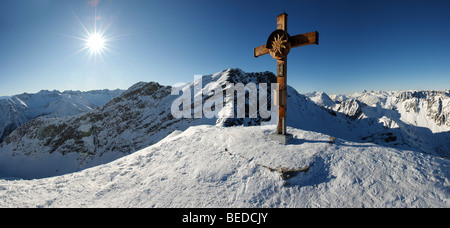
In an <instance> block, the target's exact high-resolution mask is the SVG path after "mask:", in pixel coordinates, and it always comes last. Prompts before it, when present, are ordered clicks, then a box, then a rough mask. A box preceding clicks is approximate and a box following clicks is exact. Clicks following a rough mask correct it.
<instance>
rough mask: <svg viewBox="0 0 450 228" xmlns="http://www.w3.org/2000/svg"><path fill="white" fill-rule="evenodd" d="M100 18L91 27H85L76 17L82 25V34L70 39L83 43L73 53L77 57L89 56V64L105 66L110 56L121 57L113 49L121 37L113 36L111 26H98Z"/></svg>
mask: <svg viewBox="0 0 450 228" xmlns="http://www.w3.org/2000/svg"><path fill="white" fill-rule="evenodd" d="M97 18H98V17H96V19H95V20H94V21H93V23H92V25H91V26H87V25H85V23H82V22H81V20H80V19H79V18H78V17H76V19H77V20H78V22H79V23H80V28H81V30H80V34H79V35H78V36H68V37H70V38H74V39H77V40H79V41H81V43H80V45H81V46H80V48H79V49H78V50H77V51H76V52H75V53H73V55H76V54H78V53H81V52H85V53H86V54H87V62H88V63H94V64H97V63H100V64H102V65H104V64H105V63H106V61H105V60H106V58H107V56H108V55H114V56H116V57H119V56H120V55H119V54H118V53H117V52H115V51H113V50H112V49H111V46H112V42H113V41H116V40H118V39H119V38H120V37H121V36H113V34H112V33H111V31H110V27H111V24H112V23H110V24H106V25H104V24H101V23H99V24H97V23H98V22H97V21H98V19H97Z"/></svg>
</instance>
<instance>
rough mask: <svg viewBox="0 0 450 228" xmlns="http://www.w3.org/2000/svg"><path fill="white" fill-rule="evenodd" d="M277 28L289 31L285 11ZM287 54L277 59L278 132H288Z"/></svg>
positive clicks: (278, 21) (279, 19)
mask: <svg viewBox="0 0 450 228" xmlns="http://www.w3.org/2000/svg"><path fill="white" fill-rule="evenodd" d="M277 29H279V30H283V31H285V32H286V33H287V14H286V13H283V14H281V15H279V16H278V17H277ZM286 65H287V56H284V57H283V58H281V59H280V60H277V83H278V89H279V96H278V107H279V108H278V128H277V132H278V134H282V135H285V134H286V111H287V86H286V85H287V72H286V70H287V66H286Z"/></svg>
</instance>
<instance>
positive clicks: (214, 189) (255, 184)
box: [0, 125, 450, 207]
mask: <svg viewBox="0 0 450 228" xmlns="http://www.w3.org/2000/svg"><path fill="white" fill-rule="evenodd" d="M274 127H275V126H267V127H227V128H225V127H219V126H206V125H204V126H196V127H190V128H188V129H187V130H185V131H183V132H181V131H175V132H173V133H172V134H170V135H169V136H167V137H166V138H165V139H163V140H161V141H160V142H158V143H156V144H155V145H152V146H150V147H148V148H145V149H143V150H141V151H138V152H136V153H133V154H131V155H128V156H125V157H123V158H120V159H118V160H116V161H113V162H111V163H108V164H105V165H101V166H97V167H93V168H90V169H86V170H83V171H80V172H77V173H72V174H67V175H63V176H57V177H51V178H45V179H36V180H5V179H3V180H0V207H450V200H449V196H450V182H449V175H450V169H449V168H450V167H449V165H450V162H449V161H448V160H447V159H442V158H438V157H434V156H429V155H425V154H423V153H419V152H417V151H409V150H399V149H394V148H387V147H382V146H379V145H375V144H371V143H354V142H349V141H346V140H342V139H336V140H335V142H334V143H330V136H329V135H325V134H320V133H315V132H311V131H304V130H299V129H295V128H289V129H288V130H289V132H291V133H292V134H294V137H295V138H294V141H293V142H292V143H291V144H289V145H286V146H284V145H281V144H279V143H277V142H273V141H270V140H269V139H268V135H269V134H270V132H271V131H272V130H273V128H274ZM281 167H285V169H284V170H289V169H297V168H304V167H309V169H308V170H307V171H306V172H300V173H298V175H296V176H295V175H291V176H293V177H291V178H290V179H288V178H282V177H281V175H280V173H278V172H276V171H274V170H277V169H278V168H281Z"/></svg>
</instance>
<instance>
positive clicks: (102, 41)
mask: <svg viewBox="0 0 450 228" xmlns="http://www.w3.org/2000/svg"><path fill="white" fill-rule="evenodd" d="M106 41H107V39H106V38H105V37H104V36H103V34H101V33H99V32H94V33H92V34H88V36H87V37H86V43H85V47H86V48H88V49H89V51H90V53H91V54H94V55H98V54H101V53H103V52H104V51H105V49H106Z"/></svg>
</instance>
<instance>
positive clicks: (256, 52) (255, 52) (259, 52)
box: [253, 44, 269, 58]
mask: <svg viewBox="0 0 450 228" xmlns="http://www.w3.org/2000/svg"><path fill="white" fill-rule="evenodd" d="M265 54H269V49H267V48H266V45H265V44H264V45H261V46H259V47H257V48H254V49H253V55H254V56H255V57H256V58H258V57H259V56H262V55H265Z"/></svg>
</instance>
